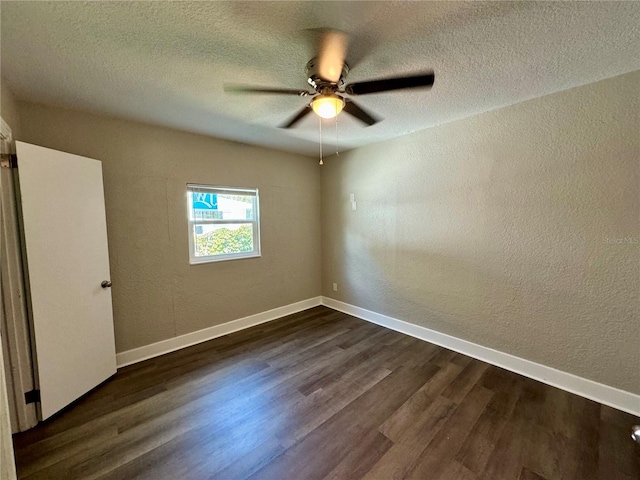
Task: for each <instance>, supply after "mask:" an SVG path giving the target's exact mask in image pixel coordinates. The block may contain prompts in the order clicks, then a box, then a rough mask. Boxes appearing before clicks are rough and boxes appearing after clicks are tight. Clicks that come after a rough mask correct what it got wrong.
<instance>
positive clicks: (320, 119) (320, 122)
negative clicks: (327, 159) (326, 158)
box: [318, 117, 324, 165]
mask: <svg viewBox="0 0 640 480" xmlns="http://www.w3.org/2000/svg"><path fill="white" fill-rule="evenodd" d="M318 122H319V124H320V165H324V162H323V161H322V118H321V117H318Z"/></svg>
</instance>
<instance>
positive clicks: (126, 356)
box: [116, 297, 322, 368]
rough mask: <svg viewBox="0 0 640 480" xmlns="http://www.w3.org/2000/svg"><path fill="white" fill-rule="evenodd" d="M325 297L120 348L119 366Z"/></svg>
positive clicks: (318, 302) (299, 308)
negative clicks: (172, 336) (158, 340)
mask: <svg viewBox="0 0 640 480" xmlns="http://www.w3.org/2000/svg"><path fill="white" fill-rule="evenodd" d="M321 299H322V297H314V298H309V299H307V300H302V301H301V302H296V303H292V304H290V305H285V306H283V307H278V308H274V309H272V310H267V311H266V312H261V313H256V314H255V315H249V316H248V317H244V318H238V319H237V320H232V321H230V322H227V323H223V324H221V325H214V326H213V327H209V328H204V329H202V330H198V331H196V332H191V333H187V334H185V335H180V336H179V337H174V338H169V339H167V340H162V341H160V342H156V343H152V344H150V345H145V346H144V347H139V348H134V349H132V350H127V351H125V352H120V353H118V354H117V355H116V364H117V366H118V368H121V367H125V366H127V365H131V364H132V363H138V362H141V361H143V360H147V359H149V358H153V357H157V356H159V355H164V354H165V353H169V352H174V351H176V350H180V349H181V348H185V347H190V346H191V345H196V344H198V343H202V342H206V341H207V340H211V339H214V338H217V337H221V336H223V335H228V334H230V333H233V332H237V331H238V330H244V329H245V328H249V327H253V326H255V325H260V324H261V323H266V322H270V321H271V320H275V319H277V318H281V317H284V316H286V315H291V314H292V313H297V312H301V311H302V310H307V309H308V308H312V307H317V306H318V305H321V304H322V302H321Z"/></svg>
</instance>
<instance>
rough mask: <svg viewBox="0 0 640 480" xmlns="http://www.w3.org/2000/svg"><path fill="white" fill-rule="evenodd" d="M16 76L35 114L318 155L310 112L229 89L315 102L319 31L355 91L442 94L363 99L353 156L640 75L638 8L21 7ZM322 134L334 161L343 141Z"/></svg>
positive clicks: (349, 134) (342, 133)
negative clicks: (336, 37) (312, 65)
mask: <svg viewBox="0 0 640 480" xmlns="http://www.w3.org/2000/svg"><path fill="white" fill-rule="evenodd" d="M0 8H1V40H2V43H1V55H2V64H1V66H2V70H1V72H0V73H1V74H2V77H3V78H4V81H6V82H7V83H8V84H9V86H10V88H11V89H12V90H13V91H14V93H15V94H16V96H17V97H18V98H20V99H24V100H28V101H32V102H38V103H46V104H54V105H60V106H68V107H72V108H79V109H83V110H89V111H93V112H98V113H104V114H108V115H113V116H119V117H125V118H130V119H134V120H140V121H145V122H150V123H154V124H159V125H165V126H170V127H175V128H179V129H183V130H188V131H194V132H199V133H205V134H210V135H214V136H218V137H222V138H227V139H231V140H236V141H241V142H246V143H252V144H258V145H265V146H270V147H275V148H280V149H285V150H291V151H296V152H300V153H304V154H312V155H315V154H316V153H317V151H318V138H319V132H318V119H317V117H315V116H313V115H309V116H308V117H307V118H305V119H304V120H303V121H302V122H300V124H299V125H298V127H297V128H293V129H290V130H281V129H278V128H277V127H276V126H277V125H278V124H281V123H282V122H283V121H285V120H287V119H288V118H290V117H291V116H292V115H293V114H294V113H295V112H296V111H297V110H299V109H300V108H302V107H303V106H304V104H305V102H306V100H305V99H304V98H300V97H282V96H269V95H244V96H237V95H233V96H231V95H228V94H225V93H224V92H223V84H224V83H225V82H233V83H245V84H255V85H262V86H274V87H285V88H304V87H306V76H305V73H304V66H305V64H306V62H307V61H308V60H309V59H310V58H311V57H313V55H314V50H315V44H316V42H317V37H318V34H317V29H319V28H335V29H340V30H343V31H345V32H347V33H348V34H349V35H350V42H351V43H350V49H349V54H348V56H347V62H348V63H349V65H350V66H351V72H350V74H349V77H348V82H349V81H350V82H356V81H360V80H368V79H372V78H377V77H385V76H391V75H399V74H406V73H411V72H414V71H421V70H425V69H433V70H434V71H435V74H436V82H435V85H434V87H433V89H432V90H414V91H403V92H390V93H381V94H375V95H367V96H362V97H359V99H358V102H359V104H360V105H362V107H363V108H366V109H367V110H370V111H372V112H374V113H375V114H377V115H378V116H380V117H382V118H384V120H383V121H382V122H380V123H379V124H377V125H375V126H373V127H368V128H365V127H362V126H361V124H360V123H358V122H357V121H355V120H353V119H352V118H350V117H348V116H347V115H340V116H339V117H338V118H339V121H338V128H339V143H340V145H341V150H345V149H347V148H353V147H356V146H360V145H365V144H369V143H373V142H377V141H381V140H384V139H388V138H393V137H397V136H400V135H404V134H407V133H410V132H413V131H416V130H420V129H424V128H427V127H430V126H434V125H437V124H441V123H445V122H449V121H452V120H455V119H458V118H462V117H466V116H469V115H473V114H476V113H480V112H483V111H487V110H492V109H495V108H499V107H502V106H505V105H509V104H513V103H517V102H521V101H523V100H527V99H530V98H534V97H539V96H542V95H546V94H549V93H552V92H555V91H559V90H564V89H567V88H571V87H574V86H577V85H582V84H586V83H591V82H595V81H598V80H601V79H604V78H608V77H612V76H615V75H619V74H622V73H625V72H629V71H633V70H638V69H640V55H638V52H639V51H640V35H639V26H640V3H637V2H540V3H538V2H267V1H263V2H241V1H233V2H189V1H185V2H159V1H158V2H116V1H111V2H107V1H104V2H58V1H56V2H28V1H25V2H7V1H2V2H1V3H0ZM325 122H326V123H324V124H323V127H324V128H323V130H324V141H325V151H332V149H333V148H334V144H335V138H336V129H335V126H334V122H333V121H325Z"/></svg>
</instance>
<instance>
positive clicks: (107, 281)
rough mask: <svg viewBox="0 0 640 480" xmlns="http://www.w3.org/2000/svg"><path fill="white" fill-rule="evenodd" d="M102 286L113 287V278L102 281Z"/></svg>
mask: <svg viewBox="0 0 640 480" xmlns="http://www.w3.org/2000/svg"><path fill="white" fill-rule="evenodd" d="M100 286H101V287H102V288H109V287H111V280H103V281H102V283H101V284H100Z"/></svg>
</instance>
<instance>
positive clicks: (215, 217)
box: [187, 184, 260, 265]
mask: <svg viewBox="0 0 640 480" xmlns="http://www.w3.org/2000/svg"><path fill="white" fill-rule="evenodd" d="M187 201H188V205H189V207H188V208H189V261H190V263H191V264H192V265H193V264H195V263H206V262H217V261H220V260H234V259H237V258H248V257H259V256H260V214H259V212H258V189H257V188H234V187H212V186H208V185H192V184H188V185H187Z"/></svg>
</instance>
